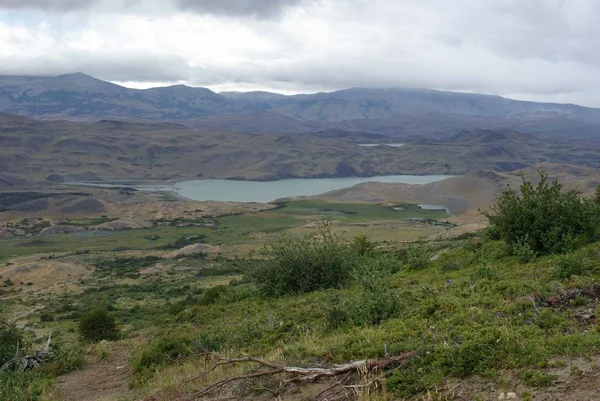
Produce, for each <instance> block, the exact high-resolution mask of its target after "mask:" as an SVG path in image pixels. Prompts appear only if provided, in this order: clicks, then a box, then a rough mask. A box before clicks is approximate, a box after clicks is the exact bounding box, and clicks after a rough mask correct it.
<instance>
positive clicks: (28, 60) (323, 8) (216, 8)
mask: <svg viewBox="0 0 600 401" xmlns="http://www.w3.org/2000/svg"><path fill="white" fill-rule="evenodd" d="M598 20H600V2H598V1H597V0H527V1H522V0H494V1H489V0H456V1H447V0H427V1H423V0H286V1H277V0H220V1H211V0H201V1H192V0H155V1H150V0H145V1H144V0H141V1H135V0H104V1H103V0H95V1H94V0H88V1H82V0H0V74H28V75H32V74H34V75H51V74H52V75H53V74H62V73H70V72H76V71H82V72H85V73H88V74H91V75H94V76H97V77H98V78H101V79H106V80H111V81H117V82H127V83H129V84H130V85H135V86H142V87H143V86H148V83H150V82H152V83H157V82H158V83H175V82H177V83H187V84H189V85H195V86H208V87H211V88H216V89H228V90H229V89H272V90H280V91H286V92H314V91H318V90H330V89H338V88H345V87H353V86H369V87H384V86H385V87H390V86H409V87H430V88H438V89H447V90H461V91H474V92H483V93H497V94H501V95H506V96H513V97H517V98H521V99H532V100H548V101H559V102H576V103H582V104H587V105H593V106H600V99H599V98H598V97H597V95H596V93H598V92H600V74H599V72H600V41H599V40H598V39H597V38H598V37H600V25H599V24H597V23H596V21H598Z"/></svg>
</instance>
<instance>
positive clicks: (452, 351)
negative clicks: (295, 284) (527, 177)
mask: <svg viewBox="0 0 600 401" xmlns="http://www.w3.org/2000/svg"><path fill="white" fill-rule="evenodd" d="M478 244H479V243H478ZM478 246H479V245H478ZM452 247H453V248H454V249H450V250H448V252H447V253H446V254H445V255H444V258H443V259H442V258H440V259H438V260H436V261H433V262H431V263H430V264H429V266H425V267H423V268H421V269H418V270H411V269H408V268H404V267H400V271H399V272H398V273H395V274H393V275H391V276H389V277H387V278H386V279H385V281H384V284H382V287H381V288H380V290H381V291H384V290H385V291H390V294H392V296H394V297H396V299H398V300H399V303H398V304H397V305H395V306H393V308H392V309H391V312H390V313H387V314H386V315H385V318H384V319H383V320H373V321H370V322H367V321H365V322H362V321H357V320H347V319H342V321H341V322H339V321H336V322H335V324H332V323H334V322H332V320H331V319H332V315H331V313H330V310H331V306H332V305H336V306H337V307H338V309H341V311H342V312H344V313H354V312H353V311H352V309H350V308H356V307H357V305H358V307H361V306H364V305H366V304H365V300H366V299H362V298H361V291H362V290H361V289H360V288H359V287H356V286H350V287H346V288H344V289H342V290H323V291H317V292H313V293H309V294H303V295H296V296H288V297H279V298H263V297H262V296H260V295H259V294H258V293H257V292H256V290H255V289H254V287H253V286H252V285H244V286H237V287H227V288H226V289H225V290H224V291H225V293H224V294H222V295H221V296H220V297H219V299H217V300H216V302H215V303H213V304H209V305H202V306H196V307H191V308H188V309H186V310H185V311H183V312H180V313H179V314H178V315H177V316H176V317H175V319H174V320H173V321H172V323H170V324H169V323H167V325H166V326H164V329H163V335H167V336H168V334H167V333H169V331H170V330H177V333H178V336H180V337H183V338H186V341H192V340H195V341H197V342H199V343H200V344H201V345H202V346H203V347H205V348H208V349H212V350H217V351H224V350H234V351H233V352H234V354H235V355H240V354H242V353H248V354H251V355H257V356H265V355H272V354H273V353H279V354H280V359H283V360H285V361H286V362H287V363H288V364H292V365H302V366H305V365H310V364H314V363H324V364H334V363H342V362H347V361H350V360H357V359H363V358H376V357H382V356H384V353H385V352H386V350H387V352H388V353H390V354H397V353H401V352H404V351H409V350H417V351H418V356H417V357H416V359H415V360H414V361H413V363H412V364H411V365H410V367H409V368H407V369H405V370H400V371H398V372H396V373H395V374H394V375H393V376H392V377H391V378H390V380H389V382H388V388H389V389H391V390H392V391H393V392H394V394H396V395H397V396H400V397H412V396H414V395H416V394H419V393H422V392H424V391H426V390H427V389H432V388H434V387H436V386H440V385H441V384H442V383H443V381H444V380H445V379H446V378H450V377H455V378H464V377H466V376H469V375H472V374H476V375H480V376H483V377H486V378H489V379H491V380H493V378H494V377H496V376H497V375H498V373H499V372H501V371H505V370H509V371H514V372H522V373H520V377H521V380H522V381H523V383H524V384H525V385H526V386H529V387H543V386H550V385H552V383H553V380H554V379H555V376H554V375H553V373H552V372H549V371H547V370H548V367H549V366H550V363H551V361H556V360H561V359H568V358H574V357H577V356H583V355H585V356H595V355H599V354H600V335H598V327H597V326H596V325H595V323H594V321H592V320H589V321H581V319H580V318H578V313H579V312H580V309H582V308H589V307H590V306H591V307H594V305H595V302H596V300H595V299H593V298H590V297H589V296H584V297H585V299H579V298H574V299H575V301H571V302H569V301H565V302H564V303H563V304H561V305H553V304H551V302H550V300H551V299H553V298H554V297H557V296H560V294H564V293H565V292H566V293H568V291H569V289H570V288H587V289H589V288H592V284H593V283H594V282H595V279H596V278H595V276H594V275H593V274H592V275H586V276H578V277H577V278H576V279H574V280H572V281H560V280H558V279H557V278H556V274H555V269H556V265H557V263H559V259H560V258H558V257H554V256H548V257H543V258H540V259H538V260H537V261H536V262H534V263H529V264H521V263H519V261H518V260H517V259H516V258H515V257H511V256H505V255H503V254H502V252H498V249H499V248H501V244H500V243H499V242H495V241H490V242H484V243H483V244H482V245H481V247H480V248H479V247H477V248H474V247H473V246H472V244H471V241H470V240H465V241H462V242H461V243H454V244H453V245H452ZM598 247H599V244H593V245H590V246H589V247H587V248H584V249H582V250H580V251H578V252H577V254H575V255H573V257H582V255H588V254H592V253H594V252H596V250H597V249H598ZM449 261H454V262H455V265H454V266H458V267H453V268H452V269H448V268H447V265H448V263H449ZM396 263H397V264H398V265H399V266H403V261H402V260H400V259H399V260H397V262H396ZM590 274H591V273H590ZM353 299H356V300H357V301H358V302H359V303H358V304H352V300H353ZM368 299H370V298H368ZM340 300H345V301H344V302H340ZM167 322H168V321H167ZM143 349H146V350H147V348H143ZM155 351H156V350H155ZM140 352H146V351H142V350H141V351H140ZM147 352H150V351H147ZM157 352H158V351H157ZM317 361H319V362H317ZM191 363H193V362H191ZM554 363H555V362H554ZM161 366H164V365H161ZM165 369H166V370H167V371H171V370H170V369H171V368H169V367H167V368H165ZM161 372H162V370H159V373H157V376H156V380H159V379H158V377H161V376H162V373H161ZM140 380H141V382H140V383H138V384H139V385H141V386H150V387H152V386H154V385H155V384H156V382H155V381H154V380H155V379H154V376H152V375H150V376H148V375H146V374H145V375H143V377H140ZM160 380H164V378H163V379H160ZM158 399H161V398H160V397H159V398H158Z"/></svg>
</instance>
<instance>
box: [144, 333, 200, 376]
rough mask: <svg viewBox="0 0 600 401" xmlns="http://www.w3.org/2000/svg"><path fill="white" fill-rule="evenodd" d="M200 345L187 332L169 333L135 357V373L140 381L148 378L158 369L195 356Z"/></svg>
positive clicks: (154, 341) (151, 343)
mask: <svg viewBox="0 0 600 401" xmlns="http://www.w3.org/2000/svg"><path fill="white" fill-rule="evenodd" d="M197 351H198V344H197V343H196V342H195V341H194V337H193V336H192V335H191V334H189V333H188V332H186V331H185V330H181V331H174V332H167V333H164V334H163V335H161V336H160V337H158V338H157V339H155V340H153V341H152V342H150V343H149V344H148V345H145V346H144V347H143V348H142V349H141V350H139V351H138V352H137V353H136V354H135V355H134V356H133V361H132V365H133V372H134V374H136V375H137V376H138V377H139V378H140V379H144V378H147V377H148V375H149V374H150V373H151V372H153V371H154V370H155V369H156V368H157V367H161V366H166V365H169V364H172V363H174V362H175V361H177V360H181V359H184V358H187V357H189V356H191V355H194V354H195V353H196V352H197Z"/></svg>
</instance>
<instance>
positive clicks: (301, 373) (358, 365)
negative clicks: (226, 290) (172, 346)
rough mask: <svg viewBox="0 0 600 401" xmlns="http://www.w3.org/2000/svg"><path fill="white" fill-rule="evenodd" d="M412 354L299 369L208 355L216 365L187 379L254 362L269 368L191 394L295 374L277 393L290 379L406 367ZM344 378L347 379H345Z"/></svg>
mask: <svg viewBox="0 0 600 401" xmlns="http://www.w3.org/2000/svg"><path fill="white" fill-rule="evenodd" d="M415 354H416V351H411V352H405V353H403V354H401V355H398V356H393V357H389V358H382V359H367V360H362V361H356V362H351V363H347V364H343V365H335V366H333V367H331V368H302V367H294V366H285V365H283V364H280V363H276V362H270V361H265V360H262V359H259V358H253V357H250V356H247V357H244V358H235V359H234V358H225V357H223V356H221V355H218V354H211V355H212V356H215V357H216V358H218V359H219V361H218V362H217V363H216V364H215V365H213V367H212V368H210V369H208V370H207V371H205V372H203V373H202V374H200V375H199V376H196V377H194V378H193V379H191V380H189V381H188V382H190V381H194V380H198V379H201V378H204V377H206V376H207V375H208V374H209V373H211V372H213V371H214V370H215V369H217V368H218V367H219V366H223V365H231V364H238V363H255V364H258V365H259V369H262V368H268V370H262V371H261V370H259V371H256V372H254V373H249V374H247V375H242V376H234V377H230V378H228V379H224V380H220V381H218V382H216V383H213V384H211V385H210V386H208V387H207V388H205V389H204V390H202V391H199V392H197V393H195V394H194V397H195V398H197V397H198V398H199V397H203V396H206V395H208V394H211V393H213V392H215V391H217V390H220V389H222V388H223V387H224V386H226V385H227V384H230V383H233V382H236V381H240V380H248V379H255V378H259V377H264V376H276V375H281V374H291V375H294V376H296V377H295V378H294V379H291V380H288V381H286V382H284V385H283V386H282V387H280V390H279V391H278V393H280V392H281V390H283V388H284V387H285V386H286V385H287V384H289V383H291V382H297V383H298V382H300V383H308V382H313V381H316V380H318V379H323V378H331V377H335V376H340V375H344V374H346V375H350V374H352V373H368V372H379V371H382V370H385V369H387V368H389V367H391V366H400V367H405V366H407V365H408V363H409V362H410V359H411V358H412V357H413V356H414V355H415ZM384 376H385V375H384ZM381 378H383V376H380V377H379V379H381ZM345 379H346V378H344V380H345ZM344 380H341V381H340V382H338V383H337V384H336V386H337V385H340V384H341V383H343V382H344ZM334 387H335V386H333V387H332V388H330V389H328V390H331V389H333V388H334ZM319 396H322V394H320V395H319Z"/></svg>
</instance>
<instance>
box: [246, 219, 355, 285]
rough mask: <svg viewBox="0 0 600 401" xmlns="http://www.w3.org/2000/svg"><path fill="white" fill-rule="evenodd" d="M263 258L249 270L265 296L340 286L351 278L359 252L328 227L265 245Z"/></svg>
mask: <svg viewBox="0 0 600 401" xmlns="http://www.w3.org/2000/svg"><path fill="white" fill-rule="evenodd" d="M263 253H264V256H265V260H263V261H260V262H257V263H256V266H255V267H253V268H251V269H250V270H249V272H248V274H249V276H250V277H251V278H252V280H253V281H254V282H255V283H256V286H257V287H258V289H259V290H260V291H261V292H262V293H263V294H265V295H267V296H281V295H291V294H300V293H306V292H312V291H316V290H319V289H325V288H341V287H342V286H343V285H344V284H346V283H347V282H348V281H349V280H350V278H351V274H352V271H353V270H354V267H355V266H356V264H357V262H358V255H357V254H356V253H354V252H351V250H350V247H349V246H348V245H347V244H345V243H344V242H343V241H342V240H341V239H340V238H338V237H336V236H335V235H333V234H332V233H331V231H330V230H329V226H328V225H327V224H326V225H325V227H324V229H323V230H322V231H321V234H320V235H318V236H317V235H312V236H307V237H304V238H294V237H282V238H281V239H280V240H279V241H277V242H276V243H274V244H271V245H269V246H267V248H265V249H264V252H263Z"/></svg>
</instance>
